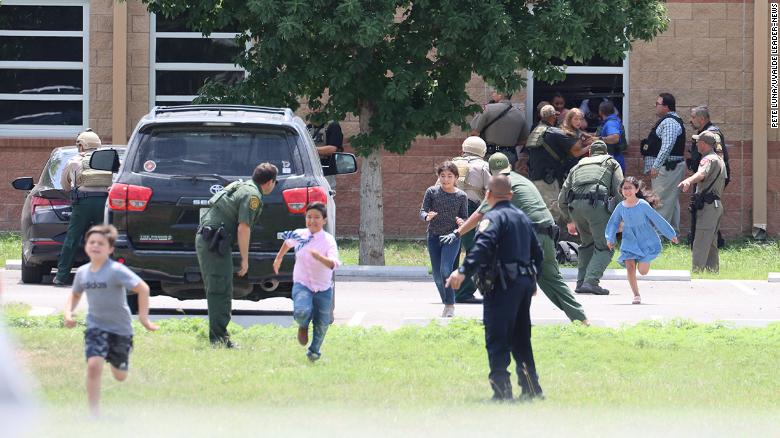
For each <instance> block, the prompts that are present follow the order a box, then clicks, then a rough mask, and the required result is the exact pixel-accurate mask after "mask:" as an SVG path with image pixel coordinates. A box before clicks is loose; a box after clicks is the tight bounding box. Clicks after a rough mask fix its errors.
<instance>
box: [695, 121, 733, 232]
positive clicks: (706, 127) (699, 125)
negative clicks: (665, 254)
mask: <svg viewBox="0 0 780 438" xmlns="http://www.w3.org/2000/svg"><path fill="white" fill-rule="evenodd" d="M691 126H693V129H695V130H696V133H697V134H701V133H702V132H704V131H710V132H712V133H714V134H715V135H716V136H717V137H718V138H719V141H718V144H717V145H716V146H715V152H716V153H717V154H718V155H720V156H721V158H723V162H724V163H726V187H728V185H729V182H730V181H731V167H730V166H729V149H728V148H727V147H726V137H725V136H724V135H723V131H722V130H721V129H720V127H719V126H718V125H715V124H714V123H712V121H711V120H710V111H709V109H707V107H706V106H697V107H694V108H691ZM696 143H698V142H697V141H696V140H692V141H691V146H690V148H689V149H688V152H689V153H690V158H688V159H687V160H685V161H686V163H687V165H688V169H690V171H691V172H696V171H697V170H698V169H699V162H701V159H702V156H701V154H700V153H699V150H698V148H697V147H696ZM694 219H695V218H694V217H693V216H691V233H690V235H689V236H688V243H689V244H691V245H693V235H694V234H695V232H696V230H695V227H694V225H695V221H694ZM724 243H725V241H724V240H723V237H722V236H721V234H720V230H718V248H720V247H722V246H723V244H724Z"/></svg>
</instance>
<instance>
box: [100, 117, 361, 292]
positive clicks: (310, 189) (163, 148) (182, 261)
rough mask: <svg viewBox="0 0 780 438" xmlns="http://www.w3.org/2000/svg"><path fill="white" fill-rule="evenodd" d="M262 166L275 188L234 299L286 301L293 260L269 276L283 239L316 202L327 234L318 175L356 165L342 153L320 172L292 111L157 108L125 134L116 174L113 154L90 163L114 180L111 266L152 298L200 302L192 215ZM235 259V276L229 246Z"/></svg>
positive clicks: (325, 197)
mask: <svg viewBox="0 0 780 438" xmlns="http://www.w3.org/2000/svg"><path fill="white" fill-rule="evenodd" d="M262 162H270V163H271V164H274V165H275V166H276V167H277V168H278V169H279V176H278V177H277V179H278V184H277V186H276V188H275V189H274V191H273V192H272V193H271V194H269V195H266V196H264V197H263V212H262V215H261V217H260V221H259V222H258V223H257V224H256V225H255V227H254V229H253V230H252V240H251V242H250V248H249V273H248V274H247V275H246V276H244V277H243V278H237V277H234V295H233V297H234V298H235V299H248V300H253V301H258V300H261V299H264V298H269V297H278V296H281V297H290V295H291V290H292V266H293V257H294V256H293V255H292V253H290V254H289V255H288V256H287V257H286V258H285V261H284V263H283V264H282V269H281V270H280V272H279V275H275V274H274V272H273V267H272V263H273V259H274V258H275V257H276V252H277V251H278V250H279V246H280V245H281V242H282V241H281V240H280V234H281V232H282V231H286V230H292V229H296V228H303V227H305V220H304V212H305V209H306V206H307V205H308V203H311V202H315V201H320V202H323V203H325V204H326V205H327V207H328V223H327V226H326V230H327V231H328V232H329V233H331V234H334V232H335V225H336V206H335V204H334V202H333V195H334V192H333V191H332V190H331V189H330V186H329V184H328V182H327V180H326V179H325V175H335V174H346V173H354V172H355V171H356V170H357V169H356V168H357V163H356V160H355V156H354V155H352V154H343V153H339V154H336V156H335V160H333V162H334V163H335V165H334V166H333V167H330V168H323V166H322V165H321V164H320V159H319V157H318V155H317V151H316V149H315V147H314V143H313V141H312V139H311V138H310V137H309V135H308V132H307V130H306V124H305V123H304V121H303V120H302V119H301V118H299V117H296V116H295V115H294V114H293V112H292V111H291V110H290V109H281V108H266V107H255V106H241V105H185V106H177V107H157V108H154V109H153V110H152V111H151V112H150V113H149V114H148V115H146V116H145V117H144V118H143V119H142V120H141V121H140V122H139V123H138V126H136V128H135V130H134V131H133V134H132V136H131V137H130V141H129V142H128V146H127V152H126V154H125V158H124V163H123V164H122V165H121V168H120V166H119V160H118V159H117V157H116V153H114V152H113V151H100V152H97V153H95V154H93V157H92V160H91V165H92V166H93V168H95V169H104V170H112V171H118V175H117V178H116V180H115V182H114V184H113V185H112V186H111V189H110V191H109V196H108V201H107V207H106V211H107V218H108V222H109V223H111V224H113V225H114V226H116V227H117V229H118V230H119V239H118V240H117V244H116V251H115V253H114V256H115V258H116V259H117V260H118V261H119V262H121V263H124V264H126V265H127V266H128V267H130V268H131V269H132V270H133V271H134V272H136V273H137V274H139V275H140V276H141V278H143V279H144V280H145V281H146V282H147V283H149V286H150V287H151V289H152V295H168V296H171V297H175V298H179V299H182V300H184V299H199V298H203V297H204V296H205V294H204V290H203V284H202V282H201V276H200V269H199V267H198V258H197V256H196V253H195V231H196V229H197V227H198V223H199V218H200V215H201V214H202V213H203V212H205V208H207V207H208V200H209V198H210V197H211V196H212V195H213V194H215V193H218V192H219V191H220V190H222V189H223V187H225V186H227V185H228V184H229V183H230V182H232V181H235V180H237V179H244V180H245V179H249V178H250V177H251V174H252V171H253V170H254V168H255V166H256V165H257V164H259V163H262ZM233 257H234V262H235V266H236V270H237V269H238V267H239V266H240V263H239V262H240V256H239V253H238V246H237V245H235V246H234V247H233ZM133 297H135V295H128V300H132V299H133ZM130 304H131V307H134V305H135V303H133V302H130Z"/></svg>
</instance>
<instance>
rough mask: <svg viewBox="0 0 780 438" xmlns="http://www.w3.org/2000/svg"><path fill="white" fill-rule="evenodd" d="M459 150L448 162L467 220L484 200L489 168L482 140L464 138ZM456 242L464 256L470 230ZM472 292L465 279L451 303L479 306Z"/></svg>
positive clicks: (471, 238)
mask: <svg viewBox="0 0 780 438" xmlns="http://www.w3.org/2000/svg"><path fill="white" fill-rule="evenodd" d="M462 149H463V155H461V156H459V157H455V158H453V159H452V162H453V163H454V164H455V165H456V166H458V175H459V176H458V181H457V186H458V188H459V189H461V190H463V192H465V193H466V197H467V198H468V214H469V216H470V215H471V214H473V213H474V212H475V211H477V208H479V205H480V203H481V202H482V200H483V199H484V198H485V194H486V193H487V188H488V183H489V182H490V168H489V167H488V163H487V161H485V160H484V159H483V157H484V156H485V153H486V152H487V144H486V143H485V140H482V139H481V138H480V137H477V136H471V137H468V138H466V139H465V140H464V141H463V145H462ZM460 242H461V244H462V246H463V251H465V252H466V253H467V254H468V252H469V250H471V247H473V246H474V230H471V231H469V232H468V233H466V234H464V235H463V236H462V237H461V239H460ZM459 264H460V254H458V257H455V265H454V266H453V268H452V269H457V268H458V265H459ZM476 290H477V286H476V285H475V284H474V281H472V280H471V278H466V279H465V280H464V281H463V284H462V285H461V286H460V288H459V289H458V290H457V291H455V302H456V303H467V304H478V303H481V302H482V300H480V299H479V298H476V297H474V292H475V291H476Z"/></svg>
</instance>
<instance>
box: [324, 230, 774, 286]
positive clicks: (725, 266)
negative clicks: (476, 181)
mask: <svg viewBox="0 0 780 438" xmlns="http://www.w3.org/2000/svg"><path fill="white" fill-rule="evenodd" d="M339 251H340V255H341V259H342V262H344V264H347V265H356V264H358V242H357V241H355V240H341V241H339ZM614 260H617V252H616V255H615V257H614ZM385 263H386V264H387V265H388V266H427V267H428V268H429V270H430V260H429V259H428V250H427V248H426V246H425V243H424V242H422V241H415V240H388V241H386V242H385ZM567 266H568V267H574V266H575V265H567ZM609 267H610V268H614V269H620V265H618V263H617V262H616V261H613V262H612V263H611V264H610V266H609ZM652 269H683V270H690V269H691V249H690V247H689V246H688V245H685V244H679V245H672V244H667V245H666V246H664V251H663V253H662V254H661V255H660V256H659V257H658V258H657V259H656V260H655V261H653V264H652ZM769 272H780V242H778V241H769V242H767V243H756V242H752V241H748V240H735V241H731V242H729V243H727V244H726V247H725V248H721V250H720V273H719V274H712V273H700V274H692V276H693V278H715V279H717V278H720V279H740V280H766V279H767V274H768V273H769Z"/></svg>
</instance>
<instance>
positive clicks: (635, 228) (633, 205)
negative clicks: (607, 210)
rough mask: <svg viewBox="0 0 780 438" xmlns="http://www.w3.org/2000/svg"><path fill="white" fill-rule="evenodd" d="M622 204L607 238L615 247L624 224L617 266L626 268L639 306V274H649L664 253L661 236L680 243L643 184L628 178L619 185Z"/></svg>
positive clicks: (606, 233) (613, 218)
mask: <svg viewBox="0 0 780 438" xmlns="http://www.w3.org/2000/svg"><path fill="white" fill-rule="evenodd" d="M620 191H621V193H622V194H623V202H621V203H620V204H618V206H617V207H616V208H615V211H614V212H612V216H611V217H610V218H609V222H607V229H606V231H605V233H604V234H605V237H606V238H607V246H609V249H610V250H611V249H612V248H614V247H615V235H616V234H617V233H618V228H619V227H620V223H621V222H622V223H623V241H622V243H621V244H620V257H618V263H620V265H621V266H624V267H625V268H626V272H627V275H628V283H629V284H630V285H631V291H632V292H633V293H634V300H633V301H632V303H633V304H640V303H641V302H642V298H641V297H640V296H639V286H638V285H637V282H636V271H637V269H638V270H639V273H640V274H642V275H647V273H648V272H650V262H651V261H653V259H655V258H656V257H658V254H660V253H661V239H660V238H659V237H658V233H661V234H663V235H664V237H666V238H667V239H669V240H671V241H672V243H677V235H676V234H675V232H674V228H672V226H671V225H669V222H666V220H665V219H664V218H663V217H662V216H661V215H660V214H658V212H656V211H655V210H654V207H655V206H656V204H657V203H658V197H657V196H656V195H655V194H654V193H653V192H651V191H650V190H647V189H645V187H644V183H642V181H640V180H638V179H636V178H634V177H633V176H629V177H626V179H624V180H623V183H622V184H621V185H620Z"/></svg>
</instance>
